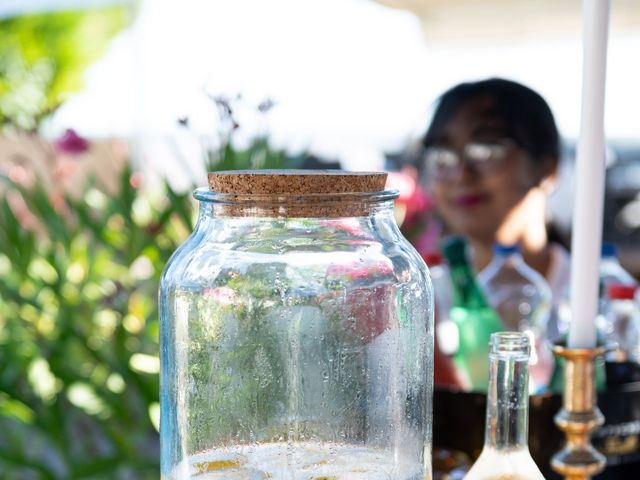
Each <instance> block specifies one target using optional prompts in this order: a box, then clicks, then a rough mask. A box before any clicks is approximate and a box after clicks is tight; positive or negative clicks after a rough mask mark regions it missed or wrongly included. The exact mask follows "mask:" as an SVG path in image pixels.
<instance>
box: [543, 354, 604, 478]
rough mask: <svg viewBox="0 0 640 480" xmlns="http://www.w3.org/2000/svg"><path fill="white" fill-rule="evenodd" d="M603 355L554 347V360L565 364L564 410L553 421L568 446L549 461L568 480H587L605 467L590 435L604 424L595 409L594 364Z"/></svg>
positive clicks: (602, 456)
mask: <svg viewBox="0 0 640 480" xmlns="http://www.w3.org/2000/svg"><path fill="white" fill-rule="evenodd" d="M605 351H606V349H605V348H593V349H588V348H566V347H565V346H563V345H556V346H554V353H555V354H556V356H557V357H560V358H564V359H565V361H566V364H565V383H564V395H563V407H562V409H561V410H560V411H559V412H558V414H557V415H556V416H555V419H554V420H555V423H556V425H557V426H558V428H559V429H560V430H561V431H562V432H564V434H565V436H566V439H567V442H566V445H565V447H564V448H563V449H562V450H561V451H559V452H558V453H556V454H555V455H554V456H553V458H552V459H551V468H553V470H555V471H556V472H558V473H559V474H560V475H563V476H564V477H565V478H566V479H567V480H588V479H590V478H591V477H592V476H593V475H596V474H598V473H600V472H601V471H602V470H604V467H605V465H606V459H605V457H604V455H602V454H601V453H600V452H598V451H597V450H596V449H595V448H594V447H593V445H591V433H592V432H593V430H595V429H596V428H598V427H599V426H600V425H602V424H603V423H604V416H603V415H602V413H601V412H600V410H599V409H598V407H597V405H596V400H597V397H596V388H595V360H596V358H597V357H599V356H601V355H602V354H604V352H605Z"/></svg>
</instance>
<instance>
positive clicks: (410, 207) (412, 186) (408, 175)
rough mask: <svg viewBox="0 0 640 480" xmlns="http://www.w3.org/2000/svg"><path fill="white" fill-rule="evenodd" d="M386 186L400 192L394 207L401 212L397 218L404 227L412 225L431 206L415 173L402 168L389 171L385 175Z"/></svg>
mask: <svg viewBox="0 0 640 480" xmlns="http://www.w3.org/2000/svg"><path fill="white" fill-rule="evenodd" d="M387 188H393V189H396V190H398V193H399V194H400V195H399V197H398V199H397V200H396V209H397V210H398V211H399V212H401V217H400V219H399V222H398V223H400V224H402V226H403V227H404V228H407V227H410V226H411V225H413V224H414V223H415V222H416V221H417V220H418V219H419V218H420V217H422V216H423V215H424V214H425V213H426V212H427V211H428V210H429V209H430V208H431V207H432V202H431V199H430V198H429V195H427V193H426V192H425V191H424V190H423V189H422V188H421V187H420V185H419V184H418V182H417V173H414V172H413V170H410V169H408V168H404V169H403V170H402V171H400V172H389V173H388V175H387Z"/></svg>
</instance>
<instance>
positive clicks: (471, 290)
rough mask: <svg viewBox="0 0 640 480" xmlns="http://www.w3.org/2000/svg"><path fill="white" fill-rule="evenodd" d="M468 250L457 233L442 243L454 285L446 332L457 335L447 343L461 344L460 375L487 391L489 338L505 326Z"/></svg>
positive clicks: (472, 386)
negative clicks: (480, 279)
mask: <svg viewBox="0 0 640 480" xmlns="http://www.w3.org/2000/svg"><path fill="white" fill-rule="evenodd" d="M466 249H467V243H466V241H465V240H464V238H463V237H460V236H457V235H456V236H452V237H450V238H448V239H446V240H445V241H444V242H443V244H442V251H443V254H444V256H445V258H446V259H447V262H448V263H449V270H450V274H451V285H452V287H453V291H452V304H451V311H450V312H449V319H450V320H451V323H450V324H449V325H450V326H451V327H453V328H449V329H448V330H449V331H447V332H446V335H448V336H452V337H455V338H453V339H449V340H447V341H446V343H451V344H454V345H455V346H456V347H457V349H456V350H455V351H454V352H453V359H454V362H455V364H456V367H457V369H458V373H459V376H460V377H461V378H462V379H463V381H464V382H465V384H466V385H467V386H468V387H469V389H470V390H474V391H486V390H487V384H488V376H487V354H488V352H489V349H488V345H489V339H490V338H491V334H492V333H494V332H499V331H501V330H504V325H503V323H502V322H501V321H500V318H499V317H498V315H497V313H496V312H495V310H494V309H493V308H491V306H490V305H489V303H488V302H487V300H486V299H485V297H484V295H483V293H482V290H481V289H480V287H479V286H478V284H477V283H476V280H475V273H474V272H473V269H472V267H471V264H470V263H469V259H468V258H467V251H466ZM442 336H444V334H443V335H442ZM439 337H440V335H439Z"/></svg>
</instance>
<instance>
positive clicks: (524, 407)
mask: <svg viewBox="0 0 640 480" xmlns="http://www.w3.org/2000/svg"><path fill="white" fill-rule="evenodd" d="M528 389H529V357H528V355H519V354H516V353H511V354H504V353H499V354H495V353H492V354H491V355H490V365H489V391H488V393H487V423H486V430H485V448H492V449H496V450H514V449H528V446H527V436H528V428H529V393H528V392H529V390H528Z"/></svg>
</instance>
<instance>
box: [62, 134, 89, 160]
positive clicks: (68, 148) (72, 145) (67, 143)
mask: <svg viewBox="0 0 640 480" xmlns="http://www.w3.org/2000/svg"><path fill="white" fill-rule="evenodd" d="M55 147H56V150H57V151H58V152H60V153H66V154H68V155H80V154H81V153H84V152H86V151H87V150H89V142H88V141H87V140H85V139H84V138H82V137H81V136H80V135H78V134H77V133H76V132H75V130H73V129H71V128H69V129H67V130H66V131H65V132H64V134H63V135H62V136H61V137H60V138H58V139H57V140H56V141H55Z"/></svg>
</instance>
